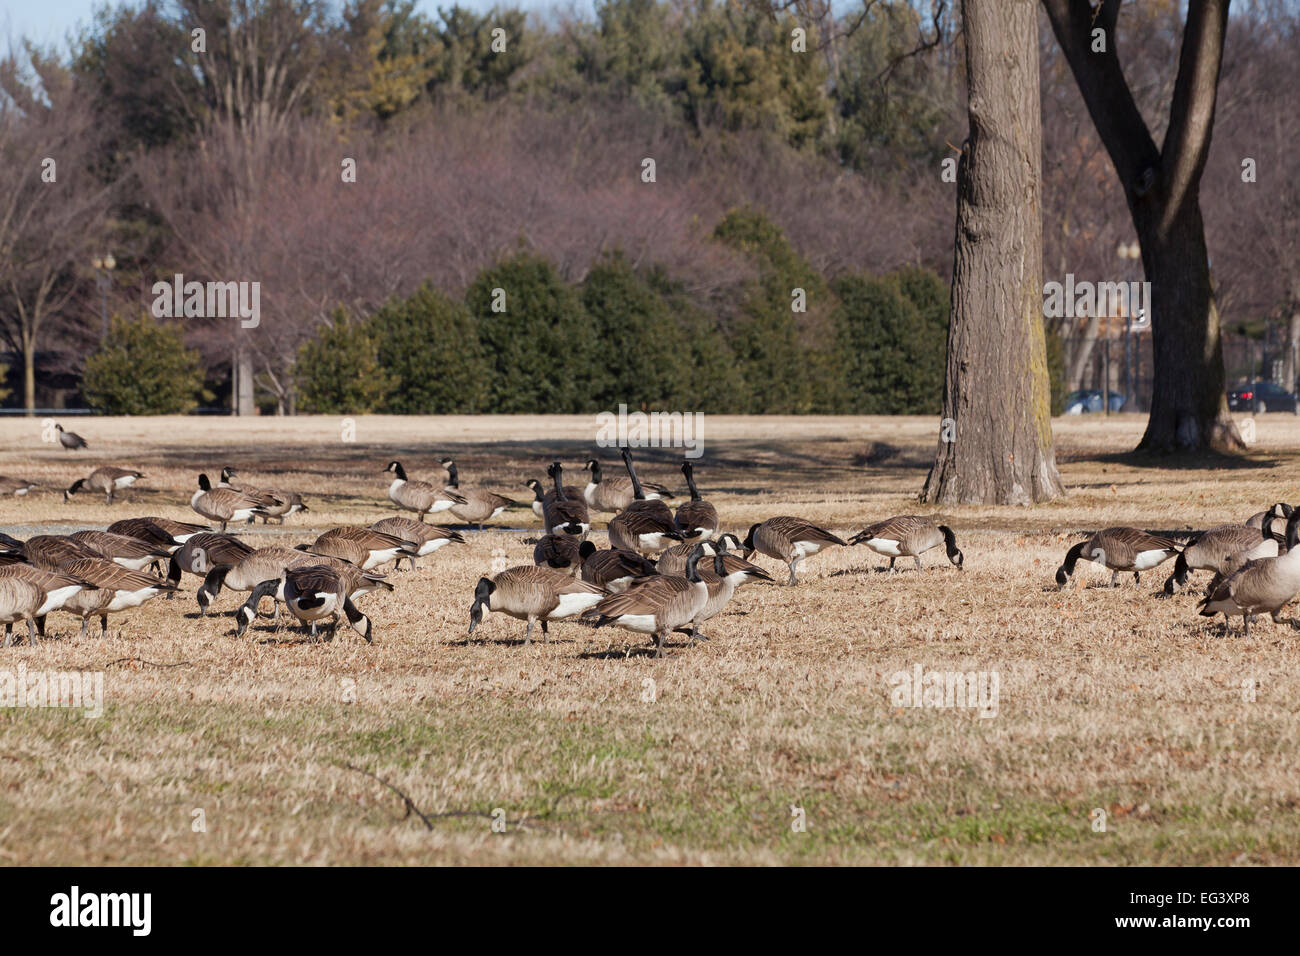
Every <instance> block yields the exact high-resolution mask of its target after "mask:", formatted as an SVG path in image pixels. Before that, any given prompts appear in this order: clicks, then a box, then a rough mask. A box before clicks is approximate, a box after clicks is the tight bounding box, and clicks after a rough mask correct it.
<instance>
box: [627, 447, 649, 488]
mask: <svg viewBox="0 0 1300 956" xmlns="http://www.w3.org/2000/svg"><path fill="white" fill-rule="evenodd" d="M623 464H625V465H627V474H628V477H629V478H631V479H632V496H633V497H634V498H636V500H637V501H645V491H643V490H642V488H641V482H640V481H639V480H638V479H637V476H636V466H635V465H634V464H632V453H631V452H629V451H628V450H627V449H626V448H624V449H623Z"/></svg>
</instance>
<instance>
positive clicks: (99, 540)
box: [68, 531, 171, 571]
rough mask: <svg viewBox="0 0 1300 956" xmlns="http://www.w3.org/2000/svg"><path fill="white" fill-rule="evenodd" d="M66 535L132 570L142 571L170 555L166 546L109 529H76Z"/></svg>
mask: <svg viewBox="0 0 1300 956" xmlns="http://www.w3.org/2000/svg"><path fill="white" fill-rule="evenodd" d="M68 537H69V538H71V539H72V540H73V541H76V542H79V543H80V544H84V545H85V546H86V547H88V548H94V549H95V550H96V551H98V552H99V553H100V554H102V555H103V556H104V557H106V558H108V559H109V560H110V561H112V562H113V563H114V564H120V565H121V566H122V567H124V568H129V569H130V570H132V571H143V570H144V569H145V568H147V567H148V566H149V565H151V564H153V563H155V562H156V561H158V560H159V559H161V558H167V557H170V556H171V552H170V551H168V550H167V549H166V548H159V547H155V546H154V545H152V544H150V543H149V542H147V541H141V540H140V539H139V538H131V537H128V536H127V535H124V534H113V533H112V532H109V531H78V532H76V533H74V534H70V535H68Z"/></svg>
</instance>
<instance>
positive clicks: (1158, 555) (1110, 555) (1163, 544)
mask: <svg viewBox="0 0 1300 956" xmlns="http://www.w3.org/2000/svg"><path fill="white" fill-rule="evenodd" d="M1178 551H1179V547H1178V542H1177V541H1174V540H1173V539H1172V538H1165V537H1161V536H1158V535H1153V534H1148V533H1147V532H1145V531H1139V530H1138V529H1137V528H1105V529H1103V530H1101V531H1098V532H1097V533H1096V534H1094V535H1093V536H1092V537H1091V538H1089V539H1088V540H1087V541H1080V542H1079V543H1078V544H1076V545H1075V546H1074V547H1073V548H1071V549H1070V550H1069V551H1068V552H1066V555H1065V563H1064V564H1062V565H1061V566H1060V567H1059V568H1057V570H1056V584H1057V587H1058V589H1059V588H1063V587H1065V586H1066V584H1068V583H1069V581H1070V578H1071V576H1072V575H1073V574H1074V566H1075V565H1076V564H1077V563H1078V561H1079V559H1080V558H1082V559H1083V560H1085V561H1096V562H1097V563H1098V564H1104V565H1105V566H1106V567H1108V568H1110V570H1111V575H1110V586H1111V587H1118V586H1119V573H1120V572H1121V571H1132V572H1133V580H1134V581H1137V582H1139V583H1141V581H1142V572H1143V571H1146V570H1148V569H1149V568H1154V567H1155V566H1156V565H1158V564H1160V563H1162V562H1164V561H1167V560H1169V559H1170V558H1172V557H1173V556H1174V555H1175V554H1177V553H1178Z"/></svg>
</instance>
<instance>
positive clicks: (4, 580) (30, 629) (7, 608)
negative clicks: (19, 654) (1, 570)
mask: <svg viewBox="0 0 1300 956" xmlns="http://www.w3.org/2000/svg"><path fill="white" fill-rule="evenodd" d="M45 598H46V594H45V589H44V588H42V587H41V586H40V585H38V584H33V583H32V582H31V581H28V580H26V579H24V578H18V577H0V621H3V622H4V626H5V647H11V646H12V645H13V641H14V633H13V631H14V624H15V623H16V622H18V621H26V622H27V643H28V644H29V645H32V644H35V643H36V614H37V611H39V610H40V607H41V605H42V604H44V603H45Z"/></svg>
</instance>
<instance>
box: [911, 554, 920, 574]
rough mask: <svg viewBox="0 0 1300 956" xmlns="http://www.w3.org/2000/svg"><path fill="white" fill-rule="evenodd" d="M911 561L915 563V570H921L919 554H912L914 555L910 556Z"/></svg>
mask: <svg viewBox="0 0 1300 956" xmlns="http://www.w3.org/2000/svg"><path fill="white" fill-rule="evenodd" d="M912 560H913V561H915V562H916V570H918V571H920V570H921V556H920V555H919V554H914V555H912Z"/></svg>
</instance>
